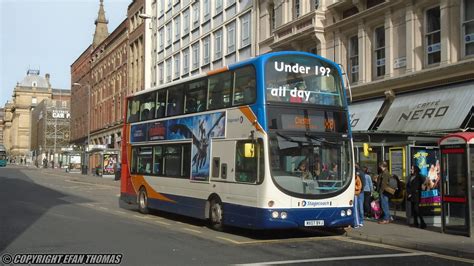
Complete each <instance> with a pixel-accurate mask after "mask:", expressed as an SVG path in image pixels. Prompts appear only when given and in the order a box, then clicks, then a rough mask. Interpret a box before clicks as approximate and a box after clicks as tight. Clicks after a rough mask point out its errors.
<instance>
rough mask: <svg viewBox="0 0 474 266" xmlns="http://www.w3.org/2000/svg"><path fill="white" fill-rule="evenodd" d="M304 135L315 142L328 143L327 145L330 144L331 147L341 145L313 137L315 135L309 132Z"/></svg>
mask: <svg viewBox="0 0 474 266" xmlns="http://www.w3.org/2000/svg"><path fill="white" fill-rule="evenodd" d="M304 135H305V136H306V137H307V138H310V139H312V140H315V141H319V142H322V143H327V144H330V145H339V143H337V142H332V141H327V140H326V139H324V138H319V137H316V136H313V135H311V134H310V133H308V132H306V133H305V134H304Z"/></svg>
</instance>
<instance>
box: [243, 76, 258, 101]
mask: <svg viewBox="0 0 474 266" xmlns="http://www.w3.org/2000/svg"><path fill="white" fill-rule="evenodd" d="M255 92H256V89H255V79H254V78H250V79H249V81H248V82H247V85H246V86H245V88H244V102H245V103H253V102H254V101H255Z"/></svg>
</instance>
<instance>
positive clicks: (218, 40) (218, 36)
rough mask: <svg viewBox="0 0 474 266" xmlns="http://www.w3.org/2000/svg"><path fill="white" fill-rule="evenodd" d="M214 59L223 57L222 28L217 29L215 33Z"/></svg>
mask: <svg viewBox="0 0 474 266" xmlns="http://www.w3.org/2000/svg"><path fill="white" fill-rule="evenodd" d="M214 40H215V43H214V51H215V55H214V60H217V59H220V58H221V57H222V30H218V31H216V33H214Z"/></svg>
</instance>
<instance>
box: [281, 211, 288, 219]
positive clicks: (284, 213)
mask: <svg viewBox="0 0 474 266" xmlns="http://www.w3.org/2000/svg"><path fill="white" fill-rule="evenodd" d="M280 218H282V219H286V218H288V213H286V212H281V214H280Z"/></svg>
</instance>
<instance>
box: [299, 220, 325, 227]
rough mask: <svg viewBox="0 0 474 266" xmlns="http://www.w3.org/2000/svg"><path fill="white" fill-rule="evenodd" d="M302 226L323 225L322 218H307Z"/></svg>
mask: <svg viewBox="0 0 474 266" xmlns="http://www.w3.org/2000/svg"><path fill="white" fill-rule="evenodd" d="M304 226H324V220H307V221H304Z"/></svg>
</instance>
